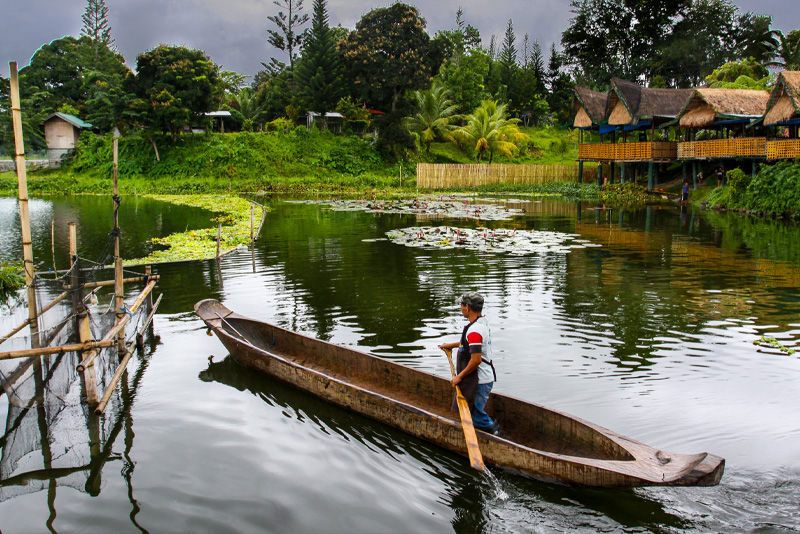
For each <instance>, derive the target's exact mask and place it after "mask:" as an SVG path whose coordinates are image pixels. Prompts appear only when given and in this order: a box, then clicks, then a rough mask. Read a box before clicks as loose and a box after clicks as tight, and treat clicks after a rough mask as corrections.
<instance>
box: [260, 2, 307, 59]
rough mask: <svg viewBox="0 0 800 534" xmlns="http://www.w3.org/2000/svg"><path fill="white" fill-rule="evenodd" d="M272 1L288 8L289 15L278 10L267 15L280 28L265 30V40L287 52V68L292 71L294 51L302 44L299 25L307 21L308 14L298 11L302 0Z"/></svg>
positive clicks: (300, 8)
mask: <svg viewBox="0 0 800 534" xmlns="http://www.w3.org/2000/svg"><path fill="white" fill-rule="evenodd" d="M272 3H273V4H275V5H276V6H278V7H282V8H285V9H286V10H288V11H289V15H286V13H284V12H283V11H278V14H277V15H272V16H269V17H267V18H268V19H269V20H271V21H272V22H273V23H275V25H276V26H277V27H278V29H279V30H280V32H277V31H275V30H267V35H269V38H268V39H267V41H268V42H269V44H271V45H272V46H274V47H275V48H277V49H278V50H281V51H283V52H286V53H287V54H289V68H290V69H291V70H292V71H294V58H295V56H296V55H297V54H296V52H295V51H296V50H297V49H299V48H300V47H301V46H302V45H303V34H302V33H301V32H299V27H300V26H302V25H303V24H305V23H306V22H308V14H307V13H303V14H301V13H300V12H301V11H302V10H303V0H273V2H272Z"/></svg>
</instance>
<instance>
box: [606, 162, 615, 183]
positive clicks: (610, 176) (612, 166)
mask: <svg viewBox="0 0 800 534" xmlns="http://www.w3.org/2000/svg"><path fill="white" fill-rule="evenodd" d="M608 167H609V172H608V183H609V184H613V183H614V171H615V167H616V164H615V163H614V162H613V161H612V162H611V163H609V164H608Z"/></svg>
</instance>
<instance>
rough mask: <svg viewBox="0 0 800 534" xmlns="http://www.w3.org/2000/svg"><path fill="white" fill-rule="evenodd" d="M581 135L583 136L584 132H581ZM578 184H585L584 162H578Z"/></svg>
mask: <svg viewBox="0 0 800 534" xmlns="http://www.w3.org/2000/svg"><path fill="white" fill-rule="evenodd" d="M581 135H583V132H581ZM578 183H579V184H582V183H583V162H582V161H579V162H578Z"/></svg>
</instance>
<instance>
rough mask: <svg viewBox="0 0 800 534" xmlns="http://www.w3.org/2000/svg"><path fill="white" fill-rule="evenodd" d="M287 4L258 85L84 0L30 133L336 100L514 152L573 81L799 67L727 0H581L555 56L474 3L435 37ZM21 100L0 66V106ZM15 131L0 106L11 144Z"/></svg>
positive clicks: (356, 121) (763, 21) (363, 117)
mask: <svg viewBox="0 0 800 534" xmlns="http://www.w3.org/2000/svg"><path fill="white" fill-rule="evenodd" d="M274 4H275V5H276V6H277V7H278V12H277V13H276V14H275V15H272V16H270V17H269V23H270V28H269V29H268V30H267V40H268V42H269V43H270V44H271V45H272V46H274V47H275V48H276V49H278V50H280V51H282V52H283V53H284V54H285V55H286V57H285V58H284V59H286V60H287V61H280V60H279V59H276V58H270V60H269V61H268V62H264V63H262V66H263V69H262V70H260V71H259V72H258V73H257V74H256V75H255V76H253V78H252V81H251V82H250V83H249V84H248V83H246V79H247V78H248V77H247V76H244V75H241V74H238V73H235V72H230V71H224V70H222V69H221V68H220V66H219V65H217V64H216V63H214V62H213V61H212V60H211V58H209V57H208V55H207V54H206V53H205V52H204V51H202V50H196V49H189V48H186V47H182V46H172V45H159V46H157V47H155V48H153V49H152V50H148V51H146V52H143V53H141V54H139V55H138V56H137V58H136V69H135V72H133V71H131V70H130V69H129V68H128V67H127V66H126V65H125V61H124V58H123V57H122V56H121V55H120V54H119V53H118V51H117V49H116V46H115V43H114V40H113V38H112V36H111V27H110V24H109V22H108V7H107V6H106V5H105V0H87V6H86V11H85V13H84V16H83V18H82V20H83V28H82V31H81V35H80V36H79V37H72V36H68V37H64V38H61V39H57V40H55V41H53V42H51V43H49V44H46V45H44V46H42V47H41V48H40V49H39V50H38V51H37V52H36V53H35V54H34V56H33V57H32V59H31V62H30V64H29V65H28V66H26V67H24V68H23V69H22V70H21V71H20V80H21V86H22V87H21V90H22V98H23V107H24V108H25V112H26V113H25V120H26V122H25V132H26V135H27V136H28V137H29V138H30V141H33V142H37V141H38V142H39V143H41V141H42V140H41V124H42V122H43V120H44V118H45V117H46V116H47V115H49V114H50V113H52V112H54V111H61V112H65V113H70V114H73V115H76V116H78V117H80V118H82V119H85V120H87V121H88V122H90V123H92V124H93V125H94V127H95V128H96V129H97V130H99V131H101V132H108V131H111V130H112V129H114V128H118V129H119V130H120V131H122V132H123V133H128V132H133V133H134V134H136V135H146V136H149V137H150V138H151V139H153V147H154V148H156V142H155V140H154V139H155V138H156V136H158V135H163V136H165V137H166V138H167V139H173V140H174V139H177V137H178V136H179V135H180V133H181V132H182V131H183V130H184V129H185V128H186V127H187V126H190V125H198V126H202V125H207V122H208V119H206V118H205V117H204V115H203V114H204V113H205V112H207V111H213V110H228V111H230V112H231V118H230V119H228V120H227V125H226V126H227V128H228V129H232V130H239V129H240V130H261V129H284V130H285V129H288V128H293V127H295V125H296V123H297V118H298V116H300V115H302V114H304V113H306V112H308V111H316V112H320V113H324V112H326V111H339V112H340V113H342V114H343V115H344V116H345V117H346V118H347V120H348V123H349V127H350V128H351V129H353V130H362V131H363V130H364V129H366V128H367V127H370V128H372V129H374V130H376V131H377V132H378V145H379V147H380V148H381V149H382V150H383V151H385V152H386V153H387V154H390V155H392V156H395V157H401V156H402V155H403V154H404V153H406V152H407V151H408V150H413V149H415V148H416V146H417V144H419V145H420V146H422V147H424V148H426V149H429V148H430V144H431V142H433V141H451V142H453V143H455V144H457V145H459V146H461V147H462V148H464V149H465V150H470V151H472V152H473V153H474V154H475V155H476V157H477V158H478V159H479V160H480V159H481V158H482V157H483V155H484V154H485V153H486V151H487V150H488V151H489V152H488V154H489V159H490V160H491V157H492V155H493V154H494V153H495V152H498V153H503V154H506V153H513V152H514V149H513V148H512V147H513V146H516V145H517V144H518V141H519V140H520V139H521V137H520V136H519V135H517V134H518V133H519V130H518V129H517V126H518V125H519V124H523V125H541V124H553V125H560V124H565V123H566V122H567V121H568V120H569V118H570V113H571V108H570V106H571V99H572V92H571V89H572V87H573V86H574V85H576V84H579V85H583V86H587V87H592V88H595V89H598V90H604V89H605V88H606V87H607V86H608V82H609V80H610V79H611V77H614V76H619V77H622V78H626V79H629V80H632V81H636V82H640V83H643V84H647V85H650V86H654V87H689V86H694V85H698V84H701V83H704V82H715V83H723V84H725V83H727V84H737V83H738V84H740V86H748V87H749V86H754V85H755V86H765V85H766V84H767V83H768V81H769V79H768V77H767V74H768V73H767V70H766V67H768V66H778V67H780V68H786V69H797V68H800V31H797V30H795V31H793V32H790V33H788V34H786V35H784V34H782V33H781V32H779V31H776V30H774V29H772V27H771V25H772V20H771V18H770V17H769V16H764V15H755V14H753V13H740V12H739V10H738V8H736V7H735V6H734V5H733V4H732V3H731V2H730V1H729V0H572V3H571V10H572V14H573V18H572V19H571V20H570V25H569V27H568V28H567V29H566V30H565V31H564V32H563V34H562V40H561V44H562V46H563V50H561V51H560V50H558V49H557V47H556V45H555V43H553V44H552V45H551V47H550V48H549V50H548V53H547V57H545V52H544V51H543V50H542V47H541V45H540V43H539V42H538V41H537V40H536V39H532V38H531V37H530V36H529V34H528V33H524V35H523V37H522V38H521V39H520V38H518V36H517V32H516V29H515V26H514V22H513V20H512V19H509V20H508V23H507V26H506V30H505V32H504V34H503V35H502V36H491V37H490V39H489V42H488V45H484V42H483V39H482V38H481V35H480V33H479V31H478V30H477V29H476V28H475V27H474V26H472V25H470V24H468V23H467V22H466V20H465V14H464V11H463V10H462V9H461V8H459V9H458V10H457V12H456V13H455V18H454V25H453V27H452V29H449V30H442V31H439V32H437V33H436V34H435V35H434V36H433V37H431V36H430V35H429V33H428V32H427V30H426V22H425V19H424V18H423V17H422V15H421V14H420V12H419V11H418V10H417V8H415V7H413V6H410V5H407V4H403V3H399V2H398V3H395V4H392V5H390V6H388V7H384V8H377V9H373V10H372V11H370V12H368V13H366V14H365V15H364V16H363V17H362V18H361V20H359V21H358V23H357V24H356V25H355V28H354V29H348V28H343V27H341V26H337V27H332V26H330V23H329V15H328V8H327V1H326V0H314V2H313V6H312V10H311V13H310V14H308V13H305V12H304V6H303V0H275V1H274ZM748 84H749V85H748ZM759 84H760V85H759ZM9 107H10V106H9V104H8V80H5V79H3V78H2V77H0V109H9ZM375 111H379V112H380V113H375ZM481 132H483V134H481ZM484 134H485V135H484ZM10 136H11V128H10V114H8V113H2V114H0V147H2V146H11V144H12V143H13V141H12V140H11V139H10ZM487 136H488V137H487ZM30 141H29V142H30ZM156 153H157V150H156Z"/></svg>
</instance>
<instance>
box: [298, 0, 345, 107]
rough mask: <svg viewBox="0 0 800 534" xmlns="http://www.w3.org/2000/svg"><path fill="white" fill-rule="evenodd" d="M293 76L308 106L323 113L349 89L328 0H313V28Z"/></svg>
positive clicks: (334, 104)
mask: <svg viewBox="0 0 800 534" xmlns="http://www.w3.org/2000/svg"><path fill="white" fill-rule="evenodd" d="M294 80H295V83H296V84H297V87H298V89H299V92H300V98H301V99H302V101H303V103H304V104H305V107H306V108H307V109H309V110H314V111H319V112H320V113H324V112H326V111H331V110H333V109H334V107H335V106H336V103H337V102H339V99H341V98H342V97H343V96H344V95H345V93H346V91H347V88H346V86H345V83H344V71H343V69H342V64H341V60H340V57H339V53H338V50H337V46H336V41H335V37H334V34H333V32H332V31H331V28H330V26H329V25H328V8H327V4H326V0H314V17H313V19H312V22H311V30H310V31H309V32H308V34H307V35H306V37H305V48H304V49H303V56H302V58H301V59H300V61H299V62H298V64H297V69H296V70H295V73H294Z"/></svg>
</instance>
